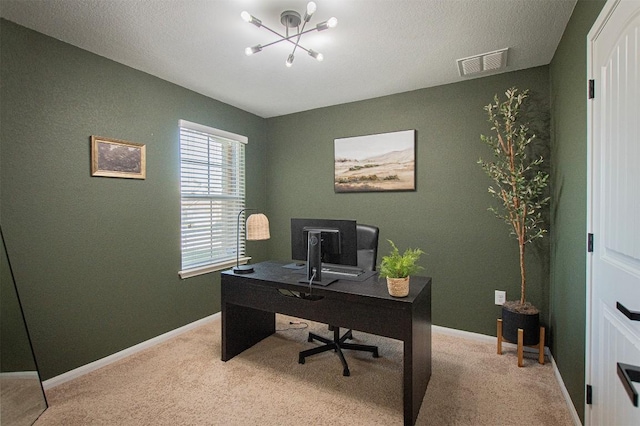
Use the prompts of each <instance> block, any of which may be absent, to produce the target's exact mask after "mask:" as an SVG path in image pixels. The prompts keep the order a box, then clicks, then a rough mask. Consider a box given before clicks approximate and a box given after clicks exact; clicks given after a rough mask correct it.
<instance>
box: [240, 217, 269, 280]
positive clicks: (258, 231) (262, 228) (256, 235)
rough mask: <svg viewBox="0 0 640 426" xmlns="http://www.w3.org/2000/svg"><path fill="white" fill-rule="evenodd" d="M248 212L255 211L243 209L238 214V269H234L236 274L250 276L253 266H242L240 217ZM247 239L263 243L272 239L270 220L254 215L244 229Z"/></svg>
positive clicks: (249, 218) (248, 219)
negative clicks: (262, 241)
mask: <svg viewBox="0 0 640 426" xmlns="http://www.w3.org/2000/svg"><path fill="white" fill-rule="evenodd" d="M247 210H255V209H242V210H240V213H238V232H237V238H236V267H235V268H233V273H234V274H250V273H252V272H253V267H252V266H251V265H240V216H242V213H244V212H245V211H247ZM244 230H245V239H246V240H247V241H261V240H268V239H269V238H271V236H270V235H269V219H267V217H266V216H265V215H263V214H262V213H254V214H252V215H250V216H249V217H248V218H247V223H246V226H245V228H244Z"/></svg>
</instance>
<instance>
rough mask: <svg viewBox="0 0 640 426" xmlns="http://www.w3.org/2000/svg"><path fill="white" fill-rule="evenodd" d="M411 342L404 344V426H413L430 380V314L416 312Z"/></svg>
mask: <svg viewBox="0 0 640 426" xmlns="http://www.w3.org/2000/svg"><path fill="white" fill-rule="evenodd" d="M416 311H417V312H414V314H413V318H412V333H411V338H410V339H408V340H405V341H404V366H403V370H404V374H403V405H404V410H403V411H404V424H405V425H414V424H415V422H416V419H417V418H418V413H419V412H420V407H421V406H422V400H423V399H424V394H425V393H426V392H427V385H428V384H429V379H430V378H431V314H430V306H429V309H427V308H424V309H416Z"/></svg>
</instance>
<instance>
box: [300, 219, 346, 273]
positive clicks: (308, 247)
mask: <svg viewBox="0 0 640 426" xmlns="http://www.w3.org/2000/svg"><path fill="white" fill-rule="evenodd" d="M357 238H358V234H357V232H356V221H355V220H339V219H298V218H292V219H291V258H292V259H293V260H299V261H306V266H307V279H308V280H311V278H312V277H313V276H314V275H315V278H314V281H322V264H334V265H345V266H356V265H357V264H358V240H357Z"/></svg>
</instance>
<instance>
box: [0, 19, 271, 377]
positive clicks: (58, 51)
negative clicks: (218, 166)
mask: <svg viewBox="0 0 640 426" xmlns="http://www.w3.org/2000/svg"><path fill="white" fill-rule="evenodd" d="M0 31H1V33H0V37H1V43H0V79H1V81H2V86H1V88H0V99H1V109H0V113H1V115H0V121H1V123H2V126H1V130H0V161H1V162H0V177H1V191H0V201H1V205H0V219H1V221H2V228H3V231H4V233H5V238H6V241H7V249H8V251H9V252H10V253H11V261H12V265H13V268H14V272H15V276H16V282H17V285H18V287H19V289H20V295H21V298H22V301H23V305H24V310H25V315H26V318H27V323H28V326H29V330H30V332H31V336H32V338H33V344H34V350H35V354H36V357H37V360H38V365H39V366H40V368H41V374H42V378H43V379H44V380H46V379H49V378H51V377H53V376H56V375H58V374H61V373H63V372H66V371H68V370H70V369H73V368H76V367H79V366H82V365H84V364H87V363H89V362H92V361H95V360H97V359H99V358H102V357H105V356H107V355H110V354H112V353H115V352H117V351H119V350H122V349H125V348H127V347H130V346H133V345H135V344H137V343H139V342H141V341H144V340H147V339H149V338H152V337H155V336H157V335H159V334H162V333H164V332H167V331H169V330H172V329H175V328H177V327H180V326H182V325H185V324H188V323H190V322H193V321H195V320H197V319H199V318H202V317H205V316H207V315H210V314H213V313H215V312H217V311H219V310H220V299H219V297H220V294H219V293H220V288H219V274H207V275H203V276H199V277H194V278H189V279H187V280H180V279H179V278H178V274H177V273H178V270H179V269H180V206H179V201H180V198H179V195H180V194H179V163H178V161H179V145H178V120H179V119H186V120H189V121H193V122H197V123H201V124H204V125H208V126H211V127H216V128H220V129H223V130H227V131H230V132H234V133H239V134H243V135H245V136H247V137H248V138H249V145H248V149H247V163H248V164H249V165H250V167H247V187H248V191H247V204H248V205H251V206H252V207H253V206H255V207H258V208H264V206H265V200H266V186H265V178H264V174H265V163H264V158H265V155H266V154H265V153H266V150H267V149H266V148H267V146H266V137H265V135H266V122H265V120H264V119H262V118H260V117H257V116H255V115H252V114H249V113H247V112H244V111H241V110H239V109H237V108H234V107H231V106H229V105H226V104H223V103H221V102H218V101H215V100H213V99H210V98H207V97H205V96H202V95H199V94H197V93H194V92H191V91H189V90H186V89H184V88H181V87H179V86H176V85H174V84H170V83H168V82H166V81H163V80H160V79H158V78H156V77H153V76H150V75H148V74H145V73H142V72H139V71H136V70H134V69H131V68H129V67H126V66H124V65H121V64H118V63H116V62H113V61H110V60H107V59H105V58H103V57H100V56H97V55H94V54H91V53H89V52H86V51H83V50H81V49H78V48H76V47H73V46H70V45H68V44H65V43H61V42H59V41H57V40H55V39H53V38H50V37H46V36H44V35H42V34H39V33H36V32H33V31H31V30H28V29H25V28H24V27H21V26H18V25H15V24H13V23H11V22H8V21H6V20H2V21H1V24H0ZM91 135H100V136H104V137H111V138H117V139H124V140H129V141H134V142H138V143H144V144H146V145H147V179H146V180H130V179H114V178H102V177H91V176H90V162H89V161H90V160H89V159H90V156H89V153H90V150H89V147H90V143H89V137H90V136H91ZM249 250H250V253H251V254H252V255H254V256H255V257H256V258H257V259H262V258H264V257H265V253H266V247H264V246H262V245H259V244H256V245H250V246H249ZM211 356H212V357H217V356H218V355H217V354H211Z"/></svg>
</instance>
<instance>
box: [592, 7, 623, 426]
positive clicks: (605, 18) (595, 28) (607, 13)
mask: <svg viewBox="0 0 640 426" xmlns="http://www.w3.org/2000/svg"><path fill="white" fill-rule="evenodd" d="M620 2H621V0H608V1H607V3H606V4H605V5H604V7H603V8H602V10H601V11H600V14H599V15H598V18H597V19H596V20H595V22H594V23H593V25H592V27H591V29H590V30H589V33H588V35H587V88H586V89H587V90H586V92H587V95H588V91H589V88H588V83H589V80H596V81H597V79H598V77H599V75H598V70H596V69H594V43H595V41H596V39H597V38H598V36H599V35H600V33H601V32H602V31H603V29H604V27H605V25H606V24H607V23H608V22H609V19H610V18H611V15H612V14H613V12H614V11H615V9H616V8H617V7H618V5H619V4H620ZM597 91H598V85H597V84H596V87H595V92H596V93H594V95H596V96H597ZM594 109H595V108H594V105H593V99H588V96H587V235H588V234H591V233H593V185H594V182H593V168H594V161H595V160H596V158H595V155H594V149H593V143H594V141H593V139H594V119H595V117H594ZM598 158H599V157H598ZM585 237H586V236H585ZM586 268H587V270H586V305H587V306H586V310H585V323H586V324H585V363H584V365H585V372H584V378H585V387H586V385H588V384H591V383H592V376H591V370H592V368H591V362H592V360H591V349H592V348H591V345H592V340H593V339H592V335H593V332H594V330H593V329H592V321H591V316H592V309H591V306H592V303H593V286H594V283H593V252H591V253H587V262H586ZM584 424H585V425H590V424H591V409H590V406H589V404H587V400H586V398H585V401H584Z"/></svg>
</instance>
